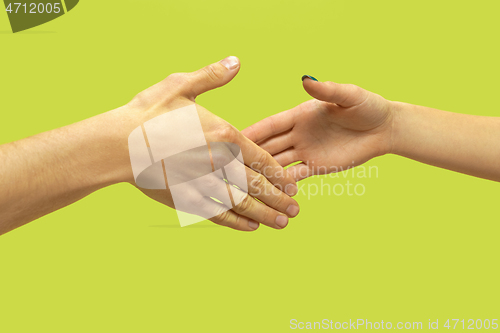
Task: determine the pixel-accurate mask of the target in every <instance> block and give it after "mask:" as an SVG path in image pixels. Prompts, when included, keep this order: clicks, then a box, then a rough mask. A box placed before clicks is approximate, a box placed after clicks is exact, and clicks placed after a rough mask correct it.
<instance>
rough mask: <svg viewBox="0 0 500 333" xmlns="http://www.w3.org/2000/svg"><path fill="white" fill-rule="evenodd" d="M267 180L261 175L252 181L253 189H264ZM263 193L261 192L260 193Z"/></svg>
mask: <svg viewBox="0 0 500 333" xmlns="http://www.w3.org/2000/svg"><path fill="white" fill-rule="evenodd" d="M266 182H267V180H266V179H265V178H264V176H263V175H261V174H259V175H257V176H255V177H253V179H252V183H251V184H252V187H253V188H255V189H262V188H263V187H264V186H265V184H266ZM260 192H261V191H259V193H260Z"/></svg>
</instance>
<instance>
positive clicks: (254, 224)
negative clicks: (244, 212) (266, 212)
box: [248, 221, 260, 231]
mask: <svg viewBox="0 0 500 333" xmlns="http://www.w3.org/2000/svg"><path fill="white" fill-rule="evenodd" d="M259 226H260V224H259V223H257V222H255V221H248V227H249V228H250V229H251V230H250V231H255V230H257V229H259Z"/></svg>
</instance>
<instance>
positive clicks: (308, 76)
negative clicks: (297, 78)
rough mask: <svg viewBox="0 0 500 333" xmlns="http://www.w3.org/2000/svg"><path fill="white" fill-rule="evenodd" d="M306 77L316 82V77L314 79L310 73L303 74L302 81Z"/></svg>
mask: <svg viewBox="0 0 500 333" xmlns="http://www.w3.org/2000/svg"><path fill="white" fill-rule="evenodd" d="M306 79H310V80H313V81H316V82H318V79H316V78H315V77H314V76H311V75H303V76H302V82H304V80H306ZM306 81H307V80H306Z"/></svg>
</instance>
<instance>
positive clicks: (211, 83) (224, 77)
mask: <svg viewBox="0 0 500 333" xmlns="http://www.w3.org/2000/svg"><path fill="white" fill-rule="evenodd" d="M239 70H240V60H239V59H238V58H237V57H233V56H230V57H227V58H225V59H222V60H221V61H219V62H216V63H214V64H211V65H208V66H207V67H204V68H202V69H200V70H197V71H196V72H193V73H190V74H188V76H189V85H190V86H191V87H190V89H189V90H190V92H191V96H189V97H192V98H195V97H196V96H198V95H201V94H203V93H205V92H207V91H209V90H212V89H215V88H218V87H222V86H223V85H225V84H227V83H229V82H230V81H231V80H232V79H233V78H234V77H235V76H236V74H238V71H239Z"/></svg>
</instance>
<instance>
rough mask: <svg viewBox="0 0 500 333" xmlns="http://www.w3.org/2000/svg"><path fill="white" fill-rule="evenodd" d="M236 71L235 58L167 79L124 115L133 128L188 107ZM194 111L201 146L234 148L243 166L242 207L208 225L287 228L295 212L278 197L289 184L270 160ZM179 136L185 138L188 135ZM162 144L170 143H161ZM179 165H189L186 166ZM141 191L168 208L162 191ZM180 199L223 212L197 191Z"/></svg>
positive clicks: (240, 137) (212, 118) (293, 187)
mask: <svg viewBox="0 0 500 333" xmlns="http://www.w3.org/2000/svg"><path fill="white" fill-rule="evenodd" d="M239 68H240V64H239V60H238V59H237V58H236V57H228V58H226V59H224V60H222V61H221V62H218V63H215V64H212V65H210V66H207V67H205V68H203V69H200V70H198V71H196V72H194V73H180V74H172V75H170V76H169V77H167V78H166V79H165V80H164V81H162V82H160V83H158V84H157V85H155V86H153V87H151V88H149V89H147V90H145V91H143V92H142V93H140V94H138V95H137V96H136V97H135V98H134V99H133V100H132V101H131V102H130V103H129V104H128V105H127V106H126V107H125V108H126V109H127V110H126V112H127V113H129V114H130V115H131V117H134V118H136V119H138V120H139V121H138V122H137V123H138V124H139V123H144V122H145V121H147V120H149V119H152V118H154V117H156V116H158V115H160V114H163V113H166V112H169V111H172V110H175V109H178V108H181V107H184V106H187V105H192V104H193V103H194V102H195V98H196V97H197V96H198V95H200V94H203V93H204V92H207V91H209V90H211V89H215V88H217V87H220V86H223V85H225V84H227V83H228V82H229V81H231V80H232V79H233V78H234V76H235V75H236V74H237V73H238V71H239ZM196 108H197V111H198V115H199V118H200V121H201V125H202V128H203V132H204V134H205V138H206V140H207V141H208V142H227V143H232V144H236V145H238V146H239V147H240V149H241V152H242V154H243V160H244V162H245V164H246V168H245V170H246V178H247V179H246V180H247V183H248V195H245V198H244V199H243V201H242V202H241V203H239V204H238V205H236V206H235V207H234V208H233V209H232V210H227V211H226V212H223V213H221V214H220V215H218V216H215V217H213V218H211V220H212V221H213V222H215V223H217V224H221V225H224V226H228V227H231V228H234V229H238V230H244V231H252V230H255V229H257V228H258V226H259V223H263V224H265V225H267V226H270V227H272V228H276V229H282V228H284V227H285V226H286V225H287V223H288V217H294V216H296V215H297V214H298V212H299V207H298V204H297V202H296V201H295V200H293V199H292V198H290V196H289V195H287V194H285V193H284V192H286V193H288V194H290V195H295V194H296V193H297V187H296V185H295V181H294V179H293V178H292V177H291V176H289V175H288V173H287V172H286V171H285V170H283V168H282V167H281V166H280V165H279V164H278V163H277V162H276V161H275V160H274V159H273V158H272V156H271V155H270V154H268V153H267V152H265V151H264V150H263V149H261V148H259V147H258V146H257V145H255V144H254V143H253V142H251V141H250V140H248V139H247V138H246V137H245V136H243V135H242V134H241V133H240V132H239V131H238V130H237V129H236V128H235V127H233V126H232V125H230V124H229V123H227V122H226V121H224V120H223V119H221V118H219V117H217V116H215V115H214V114H212V113H211V112H209V111H208V110H206V109H205V108H203V107H201V106H199V105H196ZM185 134H186V135H189V133H185ZM181 139H182V138H179V140H181ZM165 144H171V145H174V144H176V143H175V142H171V143H167V142H166V143H165ZM212 156H213V158H222V159H224V158H225V157H226V153H225V152H221V151H220V149H218V150H214V149H212ZM196 158H197V157H196V156H190V157H189V160H190V162H191V165H193V163H194V164H196ZM185 164H186V166H188V165H189V163H186V162H185ZM184 169H185V171H186V172H187V173H189V172H190V170H189V169H188V167H186V168H184ZM193 169H194V167H193ZM179 171H181V170H179ZM220 181H222V180H220ZM129 182H131V183H134V182H133V180H132V179H129ZM279 189H281V190H282V191H281V190H279ZM141 191H143V192H144V193H145V194H146V195H148V196H150V197H151V198H153V199H155V200H157V201H159V202H161V203H164V204H166V205H168V206H170V207H174V202H173V199H172V196H171V193H170V191H169V190H168V188H167V191H164V190H144V189H141ZM186 195H189V198H186V200H188V202H190V203H192V206H193V207H200V206H202V207H204V209H205V210H209V211H210V210H211V211H217V210H220V211H222V210H224V209H223V208H224V206H223V205H222V204H221V203H217V202H215V201H213V200H212V199H211V198H210V197H207V196H206V193H203V192H202V191H201V189H199V190H196V191H192V192H190V193H189V194H188V193H186ZM255 199H258V200H260V201H261V202H259V201H257V200H255ZM174 208H175V207H174ZM202 216H203V215H202Z"/></svg>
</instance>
